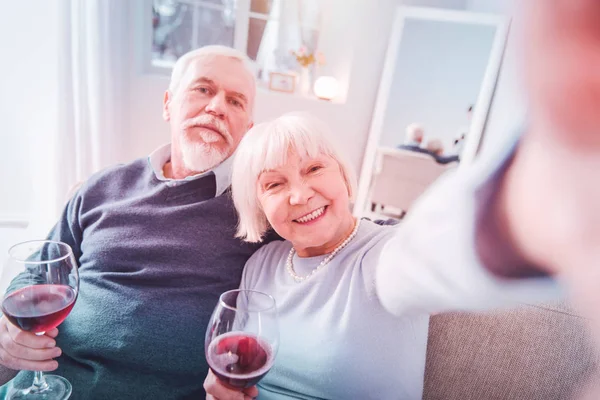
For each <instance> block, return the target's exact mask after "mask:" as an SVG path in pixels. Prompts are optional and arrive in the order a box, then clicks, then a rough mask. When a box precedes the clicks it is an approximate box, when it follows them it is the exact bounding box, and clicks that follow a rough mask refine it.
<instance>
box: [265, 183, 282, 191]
mask: <svg viewBox="0 0 600 400" xmlns="http://www.w3.org/2000/svg"><path fill="white" fill-rule="evenodd" d="M279 186H281V184H280V183H279V182H274V183H269V184H267V185H266V186H265V188H266V189H267V190H271V189H276V188H277V187H279Z"/></svg>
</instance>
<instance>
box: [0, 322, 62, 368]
mask: <svg viewBox="0 0 600 400" xmlns="http://www.w3.org/2000/svg"><path fill="white" fill-rule="evenodd" d="M57 335H58V329H56V328H54V329H52V330H50V331H48V332H46V334H45V335H41V336H37V335H35V334H33V333H31V332H26V331H22V330H20V329H19V328H17V327H16V326H14V325H13V324H11V323H10V322H8V321H7V319H6V317H5V316H2V317H1V318H0V364H1V365H3V366H5V367H6V368H9V369H13V370H28V371H54V370H55V369H56V368H58V362H56V361H55V360H53V358H56V357H58V356H60V355H61V350H60V348H58V347H56V341H55V340H54V338H55V337H56V336H57Z"/></svg>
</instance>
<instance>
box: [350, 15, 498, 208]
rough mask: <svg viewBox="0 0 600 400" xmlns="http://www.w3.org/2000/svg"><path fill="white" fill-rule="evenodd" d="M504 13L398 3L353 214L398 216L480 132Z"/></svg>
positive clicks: (465, 153) (457, 161)
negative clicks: (399, 4) (406, 5)
mask: <svg viewBox="0 0 600 400" xmlns="http://www.w3.org/2000/svg"><path fill="white" fill-rule="evenodd" d="M508 26H509V21H508V20H507V18H506V17H504V16H496V15H488V14H478V13H472V12H467V11H464V12H463V11H451V10H440V9H434V8H415V7H399V9H398V11H397V14H396V17H395V21H394V27H393V30H392V33H391V37H390V40H389V45H388V50H387V55H386V61H385V65H384V70H383V73H382V77H381V82H380V86H379V92H378V97H377V102H376V105H375V110H374V114H373V120H372V123H371V130H370V133H369V139H368V143H367V148H366V152H365V156H364V161H363V167H362V171H361V176H360V181H359V190H358V195H357V199H356V202H355V210H354V212H355V214H356V215H358V216H369V217H372V218H390V217H391V218H402V217H403V216H404V215H406V214H407V213H408V212H409V211H410V207H411V205H412V204H413V203H414V201H415V200H416V199H417V198H418V197H419V196H420V195H421V194H422V193H423V192H424V191H425V190H426V189H427V187H428V186H429V185H430V184H431V183H433V182H434V181H435V180H436V179H437V178H438V177H439V176H440V175H441V174H443V173H444V172H446V171H447V170H448V169H452V168H457V167H458V166H459V165H461V164H462V165H465V164H468V163H470V162H471V161H472V160H473V158H474V157H475V155H476V153H477V150H478V148H479V144H480V141H481V138H482V135H483V130H484V126H485V121H486V118H487V115H488V111H489V108H490V104H491V101H492V96H493V92H494V87H495V84H496V80H497V78H498V72H499V69H500V65H501V61H502V55H503V52H504V47H505V43H506V38H507V34H508Z"/></svg>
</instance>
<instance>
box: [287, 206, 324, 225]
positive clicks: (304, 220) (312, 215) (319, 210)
mask: <svg viewBox="0 0 600 400" xmlns="http://www.w3.org/2000/svg"><path fill="white" fill-rule="evenodd" d="M327 207H328V206H323V207H320V208H317V209H316V210H314V211H313V212H311V213H309V214H306V215H304V216H303V217H301V218H298V219H294V220H293V221H294V222H297V223H299V224H306V223H308V222H311V221H314V220H315V219H317V218H320V217H321V216H322V215H323V214H325V211H326V210H327Z"/></svg>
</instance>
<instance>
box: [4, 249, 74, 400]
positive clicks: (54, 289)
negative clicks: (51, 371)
mask: <svg viewBox="0 0 600 400" xmlns="http://www.w3.org/2000/svg"><path fill="white" fill-rule="evenodd" d="M8 252H9V259H8V262H7V265H6V266H5V270H4V271H3V272H4V274H5V275H8V276H5V277H4V278H8V279H9V280H10V284H9V287H8V289H7V290H6V292H5V294H4V297H3V300H2V312H3V313H4V315H5V316H6V318H7V319H8V320H9V321H10V322H11V323H12V324H13V325H15V326H17V327H18V328H19V329H21V330H24V331H28V332H32V333H35V334H36V335H43V334H44V333H45V332H46V331H49V330H51V329H54V328H56V327H57V326H58V325H60V323H61V322H63V321H64V320H65V318H67V316H68V315H69V313H70V312H71V309H72V308H73V306H74V305H75V300H76V299H77V293H78V292H79V275H78V271H77V263H76V261H75V257H74V256H73V251H72V250H71V247H69V245H67V244H65V243H62V242H55V241H49V240H34V241H29V242H24V243H19V244H17V245H15V246H13V247H11V248H10V249H9V251H8ZM71 390H72V387H71V384H70V383H69V381H67V380H66V379H65V378H63V377H61V376H57V375H44V374H43V373H42V372H41V371H36V372H35V375H34V379H33V384H32V386H30V387H29V388H27V389H23V390H13V391H12V392H11V393H10V394H9V396H8V399H11V400H16V399H28V400H32V399H44V400H57V399H61V400H62V399H67V398H68V397H69V396H70V395H71Z"/></svg>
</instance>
